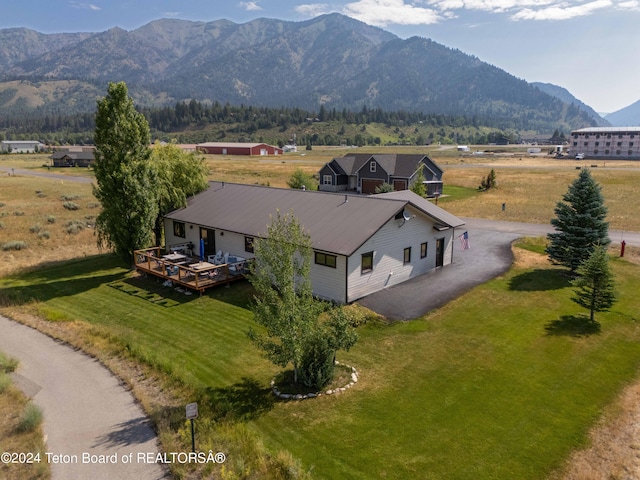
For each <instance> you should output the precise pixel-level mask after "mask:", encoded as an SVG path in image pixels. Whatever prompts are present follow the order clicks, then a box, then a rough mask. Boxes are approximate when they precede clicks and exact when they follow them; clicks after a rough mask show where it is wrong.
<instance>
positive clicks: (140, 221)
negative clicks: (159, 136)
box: [93, 82, 158, 261]
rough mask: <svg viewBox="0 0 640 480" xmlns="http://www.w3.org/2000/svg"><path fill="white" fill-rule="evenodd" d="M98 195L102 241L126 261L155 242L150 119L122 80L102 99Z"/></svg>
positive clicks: (98, 116) (97, 134)
mask: <svg viewBox="0 0 640 480" xmlns="http://www.w3.org/2000/svg"><path fill="white" fill-rule="evenodd" d="M95 144H96V152H95V158H96V160H95V176H96V182H97V185H94V187H93V193H94V195H95V197H96V198H97V199H98V200H99V201H100V203H101V204H102V211H101V212H100V214H99V215H98V218H97V219H96V231H97V234H98V245H100V246H103V245H106V246H107V247H109V248H111V249H113V250H114V251H115V252H116V253H117V254H118V255H120V256H121V257H122V258H123V259H125V260H126V261H131V259H132V258H133V251H134V250H135V249H138V248H144V247H147V246H148V245H149V244H150V243H151V232H152V228H153V225H154V221H155V219H156V217H157V215H158V201H157V193H156V192H157V177H156V175H155V171H154V169H153V168H152V167H151V165H150V163H149V161H148V160H149V153H150V151H149V124H148V123H147V121H146V120H145V118H144V116H143V115H142V114H140V113H138V112H137V111H136V110H135V108H134V106H133V100H132V99H131V98H130V97H129V95H128V91H127V86H126V85H125V83H124V82H120V83H109V87H108V90H107V96H106V97H105V98H103V99H101V100H99V101H98V110H97V113H96V130H95Z"/></svg>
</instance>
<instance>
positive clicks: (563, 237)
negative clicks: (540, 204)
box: [546, 168, 610, 272]
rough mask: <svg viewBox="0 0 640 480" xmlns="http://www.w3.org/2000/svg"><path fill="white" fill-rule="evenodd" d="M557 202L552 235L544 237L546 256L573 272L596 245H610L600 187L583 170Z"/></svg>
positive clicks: (552, 221) (605, 209)
mask: <svg viewBox="0 0 640 480" xmlns="http://www.w3.org/2000/svg"><path fill="white" fill-rule="evenodd" d="M562 198H563V200H564V201H563V202H558V203H557V204H556V208H555V210H554V212H555V214H556V218H554V219H552V220H551V225H553V227H554V228H555V230H556V232H555V233H550V234H548V235H547V238H548V239H549V246H548V247H547V249H546V253H547V254H548V255H549V258H550V260H551V261H552V262H554V263H558V264H560V265H564V266H565V267H568V268H569V269H570V270H571V271H572V272H575V271H576V269H577V268H578V267H579V266H580V264H581V263H582V262H584V261H585V260H586V259H587V258H589V256H590V255H591V253H592V252H593V250H594V248H595V246H596V245H602V246H603V247H606V246H607V245H609V243H610V241H609V235H608V230H609V224H608V223H607V222H605V217H606V215H607V207H605V205H604V199H603V197H602V194H601V191H600V186H599V185H598V183H597V182H596V181H595V180H594V179H593V177H592V176H591V174H590V172H589V170H588V169H586V168H583V169H582V170H581V171H580V174H579V175H578V178H577V179H576V180H575V181H574V182H573V183H572V184H571V185H570V186H569V190H568V191H567V193H566V194H565V195H564V196H563V197H562Z"/></svg>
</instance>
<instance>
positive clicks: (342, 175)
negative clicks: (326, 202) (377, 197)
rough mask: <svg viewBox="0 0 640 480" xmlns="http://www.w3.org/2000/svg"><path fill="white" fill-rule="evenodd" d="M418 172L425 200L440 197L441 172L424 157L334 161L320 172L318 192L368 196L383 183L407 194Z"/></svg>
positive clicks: (352, 157) (387, 156) (357, 156)
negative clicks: (430, 197)
mask: <svg viewBox="0 0 640 480" xmlns="http://www.w3.org/2000/svg"><path fill="white" fill-rule="evenodd" d="M420 169H422V175H423V177H424V184H425V187H426V190H427V195H428V196H437V195H439V194H441V193H442V174H443V171H442V169H441V168H440V167H439V166H438V165H436V163H435V162H434V161H433V160H431V159H430V158H429V157H428V156H426V155H420V154H416V155H410V154H400V153H395V154H355V155H345V156H344V157H340V158H334V159H333V160H331V161H330V162H329V163H326V164H325V165H324V166H323V167H322V168H321V169H320V172H319V173H320V186H319V190H321V191H324V192H339V191H343V190H349V191H356V192H359V193H365V194H372V193H375V190H376V188H377V187H378V186H380V185H382V184H383V183H388V184H390V185H393V189H394V190H395V191H400V190H407V189H409V188H411V185H413V183H414V182H415V180H416V177H417V174H418V172H419V171H420Z"/></svg>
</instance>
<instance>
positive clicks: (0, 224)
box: [0, 222, 4, 230]
mask: <svg viewBox="0 0 640 480" xmlns="http://www.w3.org/2000/svg"><path fill="white" fill-rule="evenodd" d="M3 228H4V223H2V222H0V230H2V229H3Z"/></svg>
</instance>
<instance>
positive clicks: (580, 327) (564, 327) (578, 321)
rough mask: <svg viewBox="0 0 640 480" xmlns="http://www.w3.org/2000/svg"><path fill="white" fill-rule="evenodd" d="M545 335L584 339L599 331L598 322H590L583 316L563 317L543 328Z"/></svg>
mask: <svg viewBox="0 0 640 480" xmlns="http://www.w3.org/2000/svg"><path fill="white" fill-rule="evenodd" d="M544 329H545V330H546V332H547V335H558V336H560V335H565V336H570V337H586V336H588V335H596V334H599V333H600V331H601V328H600V324H599V323H598V322H595V321H594V322H592V321H591V320H590V319H589V317H587V316H585V315H563V316H562V317H560V319H558V320H552V321H551V322H549V323H547V324H546V325H545V326H544Z"/></svg>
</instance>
